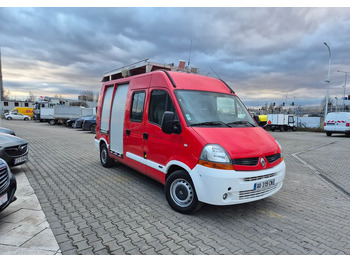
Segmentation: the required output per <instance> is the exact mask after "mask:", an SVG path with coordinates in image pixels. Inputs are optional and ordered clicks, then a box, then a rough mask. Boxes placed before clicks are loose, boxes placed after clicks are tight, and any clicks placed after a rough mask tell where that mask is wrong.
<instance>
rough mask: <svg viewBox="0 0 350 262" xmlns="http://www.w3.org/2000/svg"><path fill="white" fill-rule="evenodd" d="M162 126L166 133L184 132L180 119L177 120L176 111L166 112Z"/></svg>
mask: <svg viewBox="0 0 350 262" xmlns="http://www.w3.org/2000/svg"><path fill="white" fill-rule="evenodd" d="M161 127H162V131H163V132H164V133H165V134H181V132H182V128H181V125H180V122H179V120H175V113H174V112H170V111H165V112H164V114H163V118H162V124H161Z"/></svg>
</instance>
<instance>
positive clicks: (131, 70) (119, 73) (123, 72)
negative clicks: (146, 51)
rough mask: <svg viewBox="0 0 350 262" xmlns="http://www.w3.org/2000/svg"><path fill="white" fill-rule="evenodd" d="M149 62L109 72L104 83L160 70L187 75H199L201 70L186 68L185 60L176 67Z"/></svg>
mask: <svg viewBox="0 0 350 262" xmlns="http://www.w3.org/2000/svg"><path fill="white" fill-rule="evenodd" d="M148 60H149V58H146V59H143V60H140V61H137V62H135V63H132V64H129V65H125V66H122V67H119V68H117V69H114V70H111V71H108V72H106V73H104V75H103V78H102V82H107V81H111V80H116V79H120V78H124V77H128V76H134V75H140V74H144V73H149V72H152V71H156V70H160V69H162V70H165V71H180V72H186V73H192V74H198V73H199V69H198V68H196V67H191V68H189V67H186V66H185V64H186V62H185V61H183V60H181V61H180V63H179V66H175V65H174V64H173V63H172V64H161V63H155V62H150V61H148Z"/></svg>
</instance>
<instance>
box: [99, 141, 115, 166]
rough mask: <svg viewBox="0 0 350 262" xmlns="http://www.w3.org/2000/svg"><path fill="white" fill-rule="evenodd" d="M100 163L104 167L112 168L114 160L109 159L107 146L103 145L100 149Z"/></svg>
mask: <svg viewBox="0 0 350 262" xmlns="http://www.w3.org/2000/svg"><path fill="white" fill-rule="evenodd" d="M100 161H101V164H102V166H103V167H112V166H113V165H114V160H113V159H112V158H110V157H109V155H108V149H107V146H106V144H103V145H102V146H101V148H100Z"/></svg>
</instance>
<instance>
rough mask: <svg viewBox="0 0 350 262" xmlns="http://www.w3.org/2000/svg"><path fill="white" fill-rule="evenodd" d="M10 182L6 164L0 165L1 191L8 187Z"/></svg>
mask: <svg viewBox="0 0 350 262" xmlns="http://www.w3.org/2000/svg"><path fill="white" fill-rule="evenodd" d="M9 183H10V179H9V175H8V173H7V168H6V166H0V193H2V191H3V190H4V189H5V188H7V186H8V184H9Z"/></svg>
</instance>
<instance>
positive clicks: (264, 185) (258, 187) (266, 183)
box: [254, 179, 275, 190]
mask: <svg viewBox="0 0 350 262" xmlns="http://www.w3.org/2000/svg"><path fill="white" fill-rule="evenodd" d="M274 185H275V179H270V180H266V181H263V182H260V183H255V184H254V190H262V189H266V188H268V187H271V186H274Z"/></svg>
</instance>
